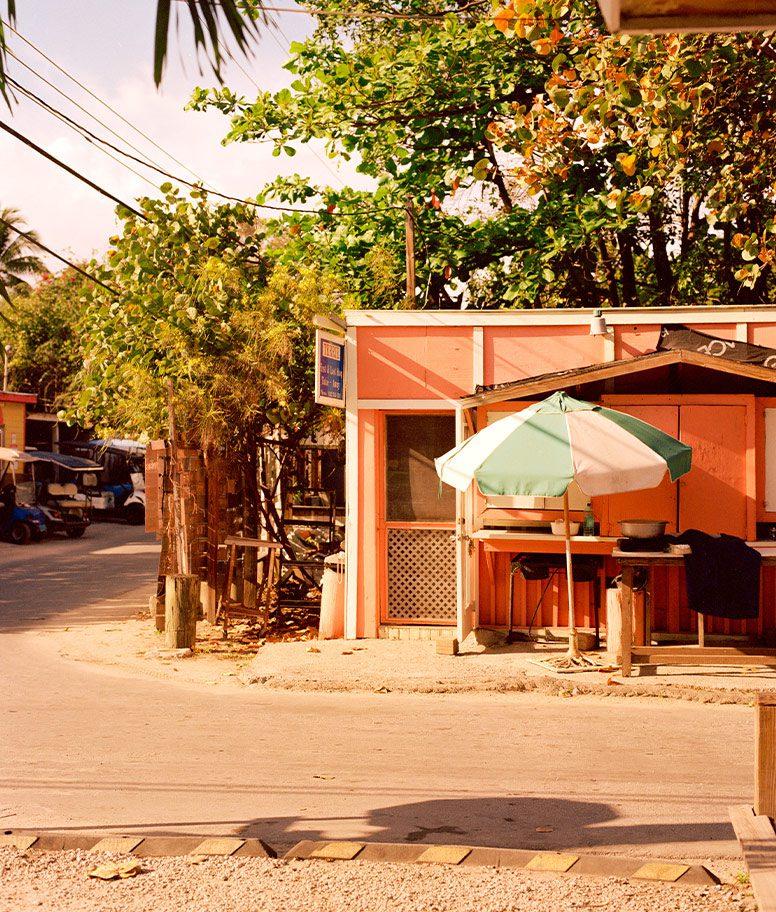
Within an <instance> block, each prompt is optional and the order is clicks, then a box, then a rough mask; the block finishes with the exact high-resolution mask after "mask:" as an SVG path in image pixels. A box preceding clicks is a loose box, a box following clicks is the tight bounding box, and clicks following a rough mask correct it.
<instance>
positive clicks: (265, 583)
mask: <svg viewBox="0 0 776 912" xmlns="http://www.w3.org/2000/svg"><path fill="white" fill-rule="evenodd" d="M224 545H225V546H226V547H227V548H229V561H228V563H227V567H226V577H225V579H224V586H223V589H222V590H221V597H220V599H219V602H218V610H217V612H216V623H218V621H219V620H220V621H221V623H222V624H223V628H224V637H227V636H228V635H229V622H230V620H231V619H232V618H234V617H243V618H245V617H247V618H261V630H262V633H264V632H265V631H266V630H267V627H268V625H269V612H270V609H271V607H272V594H273V591H274V588H275V583H276V577H277V572H276V570H277V567H278V552H279V551H280V550H281V549H282V547H283V545H281V544H280V543H279V542H274V541H269V540H268V539H264V538H245V537H244V536H242V535H229V536H227V538H226V540H225V542H224ZM238 548H255V549H256V550H257V552H258V551H266V552H267V554H268V555H269V556H268V559H267V570H266V573H265V574H264V578H263V579H262V582H261V586H260V587H259V588H258V589H257V591H256V605H255V606H254V605H245V604H244V603H243V602H238V601H236V600H235V599H233V598H232V584H233V583H234V571H235V567H236V565H237V549H238Z"/></svg>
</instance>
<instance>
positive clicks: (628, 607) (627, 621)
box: [620, 566, 634, 678]
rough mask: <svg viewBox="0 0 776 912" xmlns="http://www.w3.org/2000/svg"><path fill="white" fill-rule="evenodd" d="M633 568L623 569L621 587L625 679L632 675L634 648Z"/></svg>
mask: <svg viewBox="0 0 776 912" xmlns="http://www.w3.org/2000/svg"><path fill="white" fill-rule="evenodd" d="M633 576H634V573H633V567H630V566H625V567H623V568H622V587H621V597H620V606H621V611H622V614H621V617H622V623H621V630H622V633H621V642H622V675H623V677H624V678H628V677H630V673H631V649H632V648H633Z"/></svg>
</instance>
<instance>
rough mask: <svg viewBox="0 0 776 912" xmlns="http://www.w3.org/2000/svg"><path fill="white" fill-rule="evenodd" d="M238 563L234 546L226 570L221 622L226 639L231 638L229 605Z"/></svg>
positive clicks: (230, 550) (230, 551)
mask: <svg viewBox="0 0 776 912" xmlns="http://www.w3.org/2000/svg"><path fill="white" fill-rule="evenodd" d="M236 563H237V546H236V545H232V547H231V548H230V549H229V563H228V564H227V569H226V580H225V581H224V596H223V601H222V604H221V621H222V623H223V625H224V639H226V638H227V636H229V604H230V602H231V601H232V582H233V581H234V568H235V564H236Z"/></svg>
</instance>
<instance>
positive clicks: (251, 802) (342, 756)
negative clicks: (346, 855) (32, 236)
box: [0, 526, 754, 858]
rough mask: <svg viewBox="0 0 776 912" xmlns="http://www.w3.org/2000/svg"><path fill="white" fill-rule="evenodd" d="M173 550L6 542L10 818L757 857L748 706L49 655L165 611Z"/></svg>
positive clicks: (0, 573)
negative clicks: (119, 666)
mask: <svg viewBox="0 0 776 912" xmlns="http://www.w3.org/2000/svg"><path fill="white" fill-rule="evenodd" d="M98 529H99V530H100V531H99V534H100V539H98V537H97V535H98V532H97V530H98ZM103 532H104V540H103V538H102V535H103ZM149 542H150V544H149ZM152 550H153V540H149V539H147V537H146V536H144V534H143V533H142V532H139V531H138V530H135V529H128V528H127V527H122V526H101V527H95V529H93V530H91V532H90V538H88V539H84V540H83V541H81V542H77V543H72V542H54V543H51V544H47V545H43V546H41V547H30V548H27V549H21V548H16V549H14V548H13V546H11V545H0V625H1V626H2V630H3V635H2V636H0V667H2V669H3V700H2V703H0V730H2V732H3V737H2V738H0V820H1V821H2V823H3V824H4V826H5V827H6V828H14V827H16V828H20V827H36V828H41V829H50V830H62V829H89V830H102V829H105V830H119V831H127V832H131V831H144V832H151V831H154V832H158V833H169V832H178V833H181V832H189V833H203V832H214V833H215V832H218V833H227V832H228V833H236V834H243V835H258V836H261V837H263V838H264V839H266V840H268V841H269V842H270V843H272V844H274V845H280V846H283V845H290V844H292V843H293V842H295V841H297V840H299V839H302V838H315V839H318V838H326V837H365V838H371V839H377V840H390V841H404V840H410V841H424V842H434V841H436V842H454V843H474V844H483V845H498V846H513V847H563V848H574V847H589V848H593V849H595V850H597V851H603V852H610V851H611V852H615V851H616V852H618V853H631V854H634V855H643V854H654V855H664V854H672V855H676V856H686V857H696V858H704V857H714V856H722V855H729V856H732V855H734V854H735V851H736V850H735V845H734V843H733V841H732V830H731V829H730V827H729V825H728V823H727V814H726V808H727V806H728V805H729V804H732V803H736V802H738V803H740V802H743V801H746V800H747V799H750V798H751V793H752V782H751V768H752V733H753V723H754V720H753V716H752V712H751V710H750V709H748V708H745V707H731V706H703V705H698V704H686V703H678V702H658V701H640V700H636V699H631V700H594V699H592V698H584V699H583V698H574V699H568V700H562V699H558V698H550V697H544V696H530V695H485V694H477V695H429V696H425V695H412V694H373V693H366V694H326V693H309V694H308V693H298V692H267V691H264V692H262V691H259V690H255V691H254V690H251V689H246V690H245V691H237V690H231V691H229V692H223V691H221V692H219V691H218V690H217V689H214V688H209V687H207V686H205V685H201V686H194V685H191V686H181V685H177V684H175V683H170V682H169V681H165V680H154V679H151V678H134V677H132V676H129V675H127V674H121V675H119V674H118V673H114V672H111V671H110V670H109V669H103V668H99V667H96V666H90V665H84V664H78V663H75V662H72V661H70V660H68V659H63V658H61V657H60V656H58V655H57V654H56V652H55V651H54V650H52V649H50V648H47V640H46V629H45V625H47V624H48V625H50V624H54V623H57V624H63V623H67V624H77V623H97V622H99V621H100V620H104V621H112V620H113V619H115V618H117V617H120V616H121V615H122V613H123V614H128V613H132V612H134V611H135V610H137V607H138V606H140V605H142V604H144V602H145V601H147V595H148V592H149V591H150V587H151V585H152V580H153V576H154V573H155V560H154V554H153V553H152ZM141 583H143V586H142V587H141V586H140V584H141ZM102 592H109V593H112V594H113V600H112V601H108V602H103V601H101V600H100V594H101V593H102ZM39 617H44V618H45V620H37V618H39ZM474 660H475V659H464V660H462V661H474ZM540 827H541V828H546V827H551V828H552V831H551V832H548V833H540V832H537V828H540Z"/></svg>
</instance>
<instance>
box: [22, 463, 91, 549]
mask: <svg viewBox="0 0 776 912" xmlns="http://www.w3.org/2000/svg"><path fill="white" fill-rule="evenodd" d="M28 455H30V456H34V457H35V462H34V468H33V471H34V473H35V474H34V484H35V492H36V503H37V505H38V507H39V508H40V509H41V510H42V511H43V513H45V515H46V518H47V526H48V530H49V533H50V534H51V535H54V534H56V533H57V532H62V533H64V534H65V535H66V536H67V537H68V538H81V536H82V535H83V534H84V532H86V529H87V527H88V526H89V496H88V494H86V493H84V489H85V488H86V489H88V488H90V487H93V486H94V485H96V483H97V473H98V472H101V471H102V466H100V465H99V464H98V463H96V462H93V461H92V460H91V459H82V458H81V457H80V456H69V455H67V454H66V453H50V452H48V451H46V450H31V451H28Z"/></svg>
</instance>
